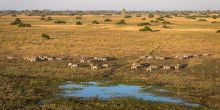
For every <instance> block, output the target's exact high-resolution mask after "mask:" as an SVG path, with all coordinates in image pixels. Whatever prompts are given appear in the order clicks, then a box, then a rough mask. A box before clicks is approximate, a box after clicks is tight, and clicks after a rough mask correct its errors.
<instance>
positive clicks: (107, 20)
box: [104, 18, 112, 22]
mask: <svg viewBox="0 0 220 110" xmlns="http://www.w3.org/2000/svg"><path fill="white" fill-rule="evenodd" d="M111 21H112V20H111V19H109V18H106V19H105V20H104V22H111Z"/></svg>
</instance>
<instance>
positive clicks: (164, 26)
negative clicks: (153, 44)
mask: <svg viewBox="0 0 220 110" xmlns="http://www.w3.org/2000/svg"><path fill="white" fill-rule="evenodd" d="M162 27H163V28H169V29H170V27H169V26H167V25H163V26H162Z"/></svg>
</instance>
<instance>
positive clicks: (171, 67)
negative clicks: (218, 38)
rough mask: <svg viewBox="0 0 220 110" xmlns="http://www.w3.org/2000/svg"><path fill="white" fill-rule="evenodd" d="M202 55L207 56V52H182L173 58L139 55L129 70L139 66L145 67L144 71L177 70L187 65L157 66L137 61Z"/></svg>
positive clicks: (180, 58) (187, 57) (188, 57)
mask: <svg viewBox="0 0 220 110" xmlns="http://www.w3.org/2000/svg"><path fill="white" fill-rule="evenodd" d="M202 56H209V54H184V55H180V56H175V58H172V57H161V56H141V57H139V59H138V60H137V62H134V63H132V65H131V68H130V69H131V70H137V69H139V68H145V71H147V72H148V71H154V70H159V69H162V70H179V69H182V68H185V67H186V66H187V64H179V63H178V64H176V65H172V66H167V65H163V66H157V65H151V64H147V63H144V64H140V63H139V62H141V61H143V60H167V59H178V60H182V59H190V58H198V57H202Z"/></svg>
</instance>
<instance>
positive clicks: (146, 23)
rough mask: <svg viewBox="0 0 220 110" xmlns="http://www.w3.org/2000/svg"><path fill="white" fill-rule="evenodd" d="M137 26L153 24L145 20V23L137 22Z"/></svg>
mask: <svg viewBox="0 0 220 110" xmlns="http://www.w3.org/2000/svg"><path fill="white" fill-rule="evenodd" d="M137 26H151V24H150V23H148V22H145V23H139V24H137Z"/></svg>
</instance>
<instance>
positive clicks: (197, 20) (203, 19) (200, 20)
mask: <svg viewBox="0 0 220 110" xmlns="http://www.w3.org/2000/svg"><path fill="white" fill-rule="evenodd" d="M197 21H207V20H206V19H199V20H197Z"/></svg>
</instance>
